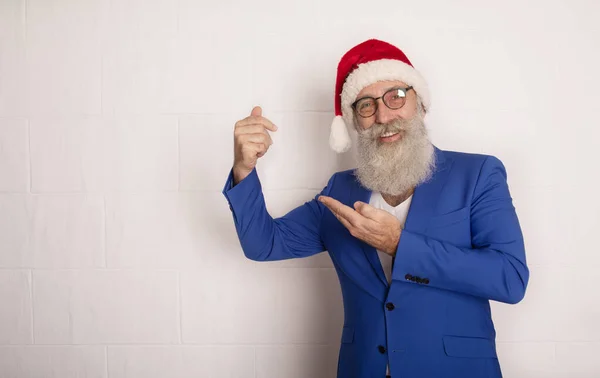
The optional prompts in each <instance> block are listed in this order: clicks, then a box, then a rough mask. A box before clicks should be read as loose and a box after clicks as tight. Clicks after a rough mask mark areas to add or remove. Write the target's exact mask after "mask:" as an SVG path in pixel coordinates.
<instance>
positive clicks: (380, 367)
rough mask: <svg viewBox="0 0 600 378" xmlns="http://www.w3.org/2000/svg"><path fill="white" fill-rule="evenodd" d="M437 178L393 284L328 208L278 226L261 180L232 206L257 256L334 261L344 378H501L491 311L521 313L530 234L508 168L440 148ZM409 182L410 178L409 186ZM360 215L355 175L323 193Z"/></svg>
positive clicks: (244, 241)
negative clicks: (502, 306) (497, 305)
mask: <svg viewBox="0 0 600 378" xmlns="http://www.w3.org/2000/svg"><path fill="white" fill-rule="evenodd" d="M435 154H436V171H435V173H434V175H433V177H432V178H431V179H430V180H429V181H428V182H426V183H423V184H421V185H419V186H418V187H417V188H416V189H415V192H414V195H413V199H412V203H411V206H410V209H409V212H408V217H407V219H406V224H405V228H404V229H403V231H402V234H401V237H400V242H399V244H398V249H397V253H396V259H395V263H394V267H393V271H392V283H391V284H390V285H388V283H387V280H386V278H385V274H384V272H383V269H382V267H381V263H380V261H379V257H378V255H377V251H376V250H375V249H374V248H373V247H371V246H369V245H368V244H366V243H364V242H362V241H361V240H359V239H357V238H355V237H353V236H352V235H350V233H349V232H348V230H347V229H346V228H345V227H344V226H343V225H342V224H341V223H340V222H339V221H338V220H337V219H336V218H335V217H334V216H333V214H332V213H331V212H330V211H329V209H327V208H326V207H325V206H324V205H322V204H321V203H320V202H319V201H317V200H316V198H317V196H315V198H313V199H312V200H311V201H309V202H306V203H305V204H303V205H301V206H299V207H297V208H296V209H294V210H292V211H290V212H289V213H287V214H286V215H285V216H283V217H280V218H277V219H273V218H272V217H271V216H270V215H269V214H268V212H267V210H266V208H265V202H264V198H263V194H262V190H261V185H260V181H259V179H258V176H257V174H256V170H254V171H253V172H252V173H251V174H250V175H249V176H248V177H246V178H245V179H244V180H242V181H241V182H240V183H238V184H237V185H236V186H235V187H232V175H231V172H230V175H229V178H228V180H227V183H226V185H225V187H224V189H223V194H224V195H225V197H226V198H227V200H228V202H229V205H230V209H231V211H232V214H233V219H234V222H235V226H236V229H237V233H238V237H239V240H240V243H241V246H242V249H243V251H244V254H245V255H246V257H248V258H249V259H252V260H258V261H272V260H283V259H289V258H296V257H306V256H310V255H314V254H316V253H319V252H322V251H328V253H329V255H330V257H331V260H332V261H333V264H334V266H335V269H336V271H337V274H338V277H339V280H340V284H341V289H342V294H343V299H344V328H343V330H342V337H341V346H340V353H339V360H338V377H339V378H354V377H356V378H367V377H368V378H371V377H375V378H383V377H385V369H386V364H387V363H388V362H389V365H390V372H391V375H392V377H419V378H440V377H444V378H454V377H456V378H465V377H486V378H497V377H501V376H502V374H501V371H500V365H499V363H498V357H497V354H496V343H495V336H496V332H495V329H494V324H493V322H492V317H491V312H490V305H489V300H495V301H500V302H505V303H513V304H514V303H517V302H519V301H520V300H521V299H522V298H523V296H524V295H525V290H526V287H527V283H528V280H529V270H528V268H527V264H526V260H525V249H524V244H523V235H522V233H521V228H520V225H519V221H518V219H517V215H516V213H515V208H514V207H513V204H512V199H511V196H510V193H509V188H508V184H507V180H506V171H505V168H504V166H503V164H502V162H501V161H500V160H499V159H497V158H496V157H493V156H489V155H480V154H468V153H459V152H451V151H442V150H440V149H438V148H437V147H436V148H435ZM398 179H399V180H401V179H402V178H401V177H399V178H398ZM321 194H323V195H327V196H331V197H333V198H336V199H337V200H339V201H341V202H343V203H345V204H346V205H348V206H351V207H352V206H353V203H354V202H355V201H363V202H367V203H368V202H369V199H370V194H371V192H370V191H369V190H367V189H365V188H364V187H362V186H361V185H359V183H358V182H357V180H356V178H355V176H354V173H353V170H349V171H344V172H338V173H335V174H334V175H333V176H332V177H331V179H330V180H329V182H328V184H327V186H326V187H325V188H324V189H323V191H322V192H321Z"/></svg>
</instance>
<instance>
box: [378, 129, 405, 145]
mask: <svg viewBox="0 0 600 378" xmlns="http://www.w3.org/2000/svg"><path fill="white" fill-rule="evenodd" d="M402 134H403V133H402V130H400V131H388V132H385V133H383V134H381V135H380V136H379V138H377V139H378V140H379V141H380V142H382V143H391V142H395V141H397V140H398V139H400V138H401V137H402Z"/></svg>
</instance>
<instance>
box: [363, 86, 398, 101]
mask: <svg viewBox="0 0 600 378" xmlns="http://www.w3.org/2000/svg"><path fill="white" fill-rule="evenodd" d="M401 88H403V87H402V86H401V85H393V86H391V87H389V88H387V89H386V90H385V91H383V93H386V92H387V91H390V90H392V89H401ZM382 96H383V95H382ZM363 98H375V96H373V95H371V94H369V95H364V96H362V97H359V98H357V99H356V101H359V100H362V99H363Z"/></svg>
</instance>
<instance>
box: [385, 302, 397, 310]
mask: <svg viewBox="0 0 600 378" xmlns="http://www.w3.org/2000/svg"><path fill="white" fill-rule="evenodd" d="M385 308H387V309H388V310H389V311H392V310H393V309H395V308H396V306H394V304H393V303H392V302H388V303H386V305H385Z"/></svg>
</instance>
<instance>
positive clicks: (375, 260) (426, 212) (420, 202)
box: [349, 146, 450, 292]
mask: <svg viewBox="0 0 600 378" xmlns="http://www.w3.org/2000/svg"><path fill="white" fill-rule="evenodd" d="M434 150H435V157H436V168H435V171H434V174H433V175H432V177H431V178H430V179H429V180H428V181H427V182H425V183H422V184H420V185H418V186H417V187H416V188H415V191H414V194H413V198H412V201H411V205H410V208H409V210H408V214H407V218H406V222H405V225H404V228H405V229H406V230H408V231H411V232H417V233H423V232H425V227H426V226H427V221H428V220H429V218H430V217H431V215H432V214H433V212H434V210H435V206H436V204H437V199H438V198H439V194H440V192H441V190H442V188H443V186H444V183H445V182H446V178H447V175H448V172H449V171H450V170H449V169H448V168H449V165H450V164H449V163H448V161H447V160H446V158H445V157H444V154H443V152H442V151H441V150H440V149H438V148H437V147H435V146H434ZM354 184H355V185H353V186H352V190H351V192H350V201H349V206H350V207H353V205H354V202H356V201H362V202H365V203H369V201H370V200H371V194H372V192H371V190H369V189H366V188H365V187H363V186H362V185H360V184H359V183H358V181H357V180H355V181H354ZM356 241H357V243H359V245H360V247H361V249H362V251H363V253H364V255H365V258H366V259H367V261H368V262H369V264H370V265H371V268H372V269H373V273H374V274H375V277H377V280H376V281H373V282H374V284H375V285H377V286H379V287H378V288H377V292H380V291H381V286H380V285H383V286H384V287H386V288H387V287H388V286H389V284H388V282H387V279H386V277H385V273H384V271H383V267H382V266H381V261H380V260H379V255H378V254H377V250H376V249H375V248H374V247H372V246H370V245H369V244H367V243H365V242H363V241H362V240H360V239H356Z"/></svg>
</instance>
